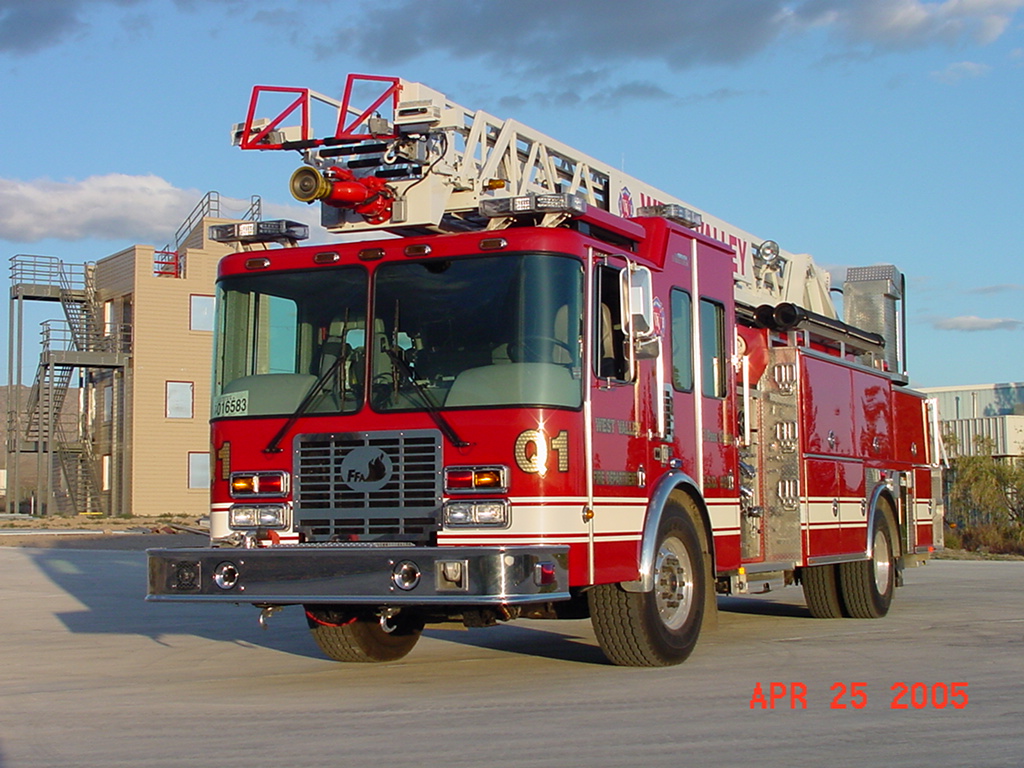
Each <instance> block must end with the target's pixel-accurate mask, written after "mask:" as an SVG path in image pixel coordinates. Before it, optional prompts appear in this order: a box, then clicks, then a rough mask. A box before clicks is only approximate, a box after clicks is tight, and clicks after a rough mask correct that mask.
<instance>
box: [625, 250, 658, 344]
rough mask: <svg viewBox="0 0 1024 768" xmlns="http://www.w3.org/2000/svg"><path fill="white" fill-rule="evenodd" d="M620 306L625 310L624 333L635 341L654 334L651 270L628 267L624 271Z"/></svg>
mask: <svg viewBox="0 0 1024 768" xmlns="http://www.w3.org/2000/svg"><path fill="white" fill-rule="evenodd" d="M622 277H623V293H624V294H625V295H624V296H623V297H622V306H624V307H625V308H626V313H625V314H626V325H627V327H626V329H625V330H626V331H627V332H628V333H630V334H631V335H633V336H634V337H635V338H637V339H644V338H650V336H651V335H652V333H653V332H654V289H653V287H652V278H651V270H649V269H648V268H647V267H636V266H632V265H631V266H630V268H629V269H628V270H624V271H623V273H622Z"/></svg>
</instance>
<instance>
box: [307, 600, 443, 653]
mask: <svg viewBox="0 0 1024 768" xmlns="http://www.w3.org/2000/svg"><path fill="white" fill-rule="evenodd" d="M306 621H307V622H308V623H309V630H310V632H311V633H312V635H313V639H314V640H315V641H316V644H317V645H319V646H320V650H321V651H323V652H324V654H325V655H326V656H327V657H328V658H331V659H334V660H335V661H356V662H380V661H396V660H397V659H401V658H402V657H404V656H405V655H406V654H407V653H409V651H411V650H412V649H413V646H415V645H416V641H417V640H419V639H420V634H421V633H422V631H423V622H422V621H420V620H418V619H416V618H415V617H413V616H407V615H406V613H404V612H403V613H399V614H398V615H397V616H395V617H394V619H392V625H393V626H394V630H393V631H392V632H385V631H384V629H383V628H382V627H381V624H380V619H379V618H378V617H377V616H375V615H373V614H366V613H362V612H354V611H349V610H346V609H339V608H324V607H320V606H306Z"/></svg>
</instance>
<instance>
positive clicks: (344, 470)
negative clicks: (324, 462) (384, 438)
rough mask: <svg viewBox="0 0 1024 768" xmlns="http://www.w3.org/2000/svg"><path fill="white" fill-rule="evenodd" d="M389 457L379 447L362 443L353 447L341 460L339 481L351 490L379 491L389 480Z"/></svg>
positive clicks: (390, 468)
mask: <svg viewBox="0 0 1024 768" xmlns="http://www.w3.org/2000/svg"><path fill="white" fill-rule="evenodd" d="M393 468H394V467H393V465H392V463H391V457H390V456H388V455H387V454H386V453H385V452H384V451H382V450H381V449H380V448H374V447H373V446H369V445H364V446H360V447H359V448H353V449H352V450H351V451H349V453H348V456H346V457H345V460H344V461H342V462H341V467H340V468H339V474H340V475H341V482H343V483H344V484H345V485H347V486H348V487H349V488H351V489H352V490H353V491H361V492H363V493H370V492H372V491H379V490H380V489H381V488H383V487H384V486H385V485H387V484H388V482H389V481H390V480H391V473H392V470H393Z"/></svg>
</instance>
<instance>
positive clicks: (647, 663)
mask: <svg viewBox="0 0 1024 768" xmlns="http://www.w3.org/2000/svg"><path fill="white" fill-rule="evenodd" d="M665 512H666V517H664V518H663V519H662V521H661V525H660V526H659V529H658V544H657V549H656V552H655V562H654V589H653V590H652V591H651V592H626V591H625V590H623V589H622V588H621V587H620V586H619V585H618V584H599V585H597V586H595V587H594V588H593V589H591V590H590V591H588V592H587V599H588V601H589V603H590V617H591V622H592V623H593V626H594V632H595V634H596V635H597V641H598V643H600V645H601V650H602V651H603V652H604V655H605V656H607V657H608V660H609V661H611V662H612V663H613V664H618V665H620V666H626V667H666V666H670V665H672V664H680V663H681V662H683V661H685V660H686V658H687V657H688V656H689V655H690V653H691V652H692V651H693V649H694V647H695V646H696V645H697V639H698V637H699V636H700V630H701V625H702V624H703V621H704V601H705V590H706V587H707V579H706V570H705V569H706V565H705V562H704V556H703V552H702V549H701V540H700V536H699V535H698V533H697V528H696V525H695V523H694V521H693V518H691V516H690V515H689V514H687V512H686V510H685V509H684V508H683V507H681V506H680V505H678V504H675V503H671V506H669V507H668V508H666V510H665Z"/></svg>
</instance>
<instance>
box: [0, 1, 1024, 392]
mask: <svg viewBox="0 0 1024 768" xmlns="http://www.w3.org/2000/svg"><path fill="white" fill-rule="evenodd" d="M349 72H360V73H373V74H384V75H397V76H399V77H403V78H405V79H408V80H414V81H419V82H423V83H426V84H427V85H429V86H431V87H432V88H435V89H437V90H439V91H441V92H443V93H445V94H446V95H448V96H449V97H450V98H451V99H453V100H454V101H456V102H458V103H460V104H462V105H464V106H467V107H470V108H478V109H484V110H486V111H488V112H491V113H492V114H495V115H498V116H501V117H515V118H516V119H518V120H521V121H523V122H525V123H527V124H528V125H531V126H533V127H534V128H536V129H538V130H541V131H543V132H545V133H547V134H549V135H551V136H553V137H555V138H557V139H559V140H561V141H564V142H566V143H568V144H571V145H573V146H575V147H577V148H579V149H580V150H581V151H583V152H586V153H587V154H590V155H593V156H596V157H598V158H602V159H604V160H605V161H606V162H608V163H610V164H613V165H617V166H620V167H623V168H624V169H625V170H626V171H627V172H628V173H630V174H632V175H634V176H637V177H639V178H641V179H643V180H644V181H646V182H649V183H651V184H653V185H655V186H657V187H659V188H661V189H664V190H665V191H667V192H669V193H672V194H675V195H678V196H679V197H681V198H683V199H685V200H688V201H690V202H692V203H693V204H695V205H698V206H700V207H701V208H703V209H705V210H707V211H709V212H712V213H714V214H715V215H717V216H720V217H721V218H723V219H725V220H727V221H730V222H732V223H734V224H736V225H737V226H740V227H742V228H744V229H746V230H748V231H750V232H753V233H756V234H757V235H758V236H760V237H764V238H766V239H767V238H770V239H773V240H777V241H778V242H779V243H780V244H781V245H782V246H783V248H785V249H786V250H789V251H793V252H809V253H811V254H813V255H814V256H815V258H816V260H817V261H818V262H819V263H820V264H822V265H824V266H826V267H828V268H830V269H833V270H835V271H837V272H839V273H841V271H842V269H843V268H845V267H847V266H857V265H867V264H873V263H895V264H896V265H898V266H899V267H900V268H901V269H902V270H903V271H904V272H905V273H906V275H907V279H908V284H909V289H908V297H907V307H908V337H909V338H908V348H909V355H908V359H909V367H910V372H911V379H912V382H913V383H914V384H916V385H919V386H949V385H957V384H975V383H983V382H1003V381H1022V380H1024V362H1022V359H1021V357H1022V356H1021V354H1020V352H1021V351H1022V346H1024V345H1022V341H1024V274H1022V270H1024V258H1022V254H1021V253H1020V250H1019V249H1020V246H1019V245H1018V243H1019V241H1020V236H1019V233H1018V231H1017V230H1018V229H1019V228H1020V227H1019V224H1020V222H1021V220H1022V218H1024V151H1022V136H1024V0H942V1H940V2H925V1H924V0H845V1H841V0H687V1H685V2H683V1H681V0H676V1H675V2H670V1H664V2H643V0H637V2H633V3H623V2H621V1H614V0H590V1H589V2H583V1H581V2H567V1H565V0H562V1H561V2H560V1H558V0H555V1H554V2H552V0H544V1H542V0H519V1H518V2H516V1H514V0H507V1H505V2H498V1H497V0H492V1H491V2H486V1H485V0H416V1H415V2H413V1H411V0H377V2H374V3H361V2H360V3H357V2H349V1H346V0H304V2H285V1H284V0H177V1H176V2H175V1H173V0H0V116H2V117H3V145H2V148H0V256H2V257H3V258H4V259H6V258H9V257H10V256H13V255H14V254H17V253H32V254H43V255H52V256H57V257H59V258H61V259H64V260H66V261H69V262H81V261H92V260H96V259H99V258H102V257H103V256H106V255H108V254H110V253H113V252H116V251H118V250H120V249H122V248H124V247H126V246H128V245H130V244H132V243H136V242H138V243H149V244H152V245H156V246H157V247H161V246H163V245H165V244H167V243H169V242H171V241H173V237H174V231H175V229H176V228H177V226H178V225H179V224H180V223H181V222H182V221H183V219H184V218H185V216H186V215H187V214H188V212H189V211H190V210H191V208H192V207H193V206H194V205H195V203H196V202H197V201H198V200H199V198H200V197H201V196H202V195H203V194H204V193H205V192H206V191H208V190H216V191H218V192H220V193H221V195H222V196H224V197H225V198H234V199H238V200H248V198H249V196H250V195H253V194H258V195H260V196H261V197H262V198H263V201H264V204H265V206H266V207H267V213H268V215H272V216H277V215H288V216H291V217H292V218H303V219H306V220H309V218H310V216H309V213H310V211H309V209H307V208H305V207H304V206H300V205H298V204H296V203H295V202H294V201H293V200H292V199H291V197H290V195H289V194H288V191H287V182H288V177H289V175H290V173H291V171H292V170H294V168H295V167H297V165H298V156H297V155H294V154H291V153H284V152H277V153H257V152H242V151H240V150H238V149H237V148H232V147H231V146H229V141H228V135H229V129H230V127H231V125H232V124H233V123H235V122H239V121H241V120H242V119H243V118H244V114H245V109H246V106H247V103H248V98H249V93H250V90H251V87H252V86H253V85H256V84H262V85H291V86H304V87H309V88H312V89H314V90H317V91H320V92H322V93H325V94H329V95H334V96H337V95H339V94H340V91H341V88H342V86H343V84H344V79H345V76H346V75H347V74H348V73H349ZM4 314H6V313H4ZM4 336H5V337H6V334H4ZM4 358H6V356H4ZM4 362H6V360H3V361H0V364H2V363H4ZM4 378H6V376H4Z"/></svg>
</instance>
